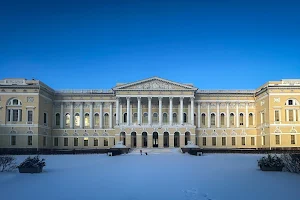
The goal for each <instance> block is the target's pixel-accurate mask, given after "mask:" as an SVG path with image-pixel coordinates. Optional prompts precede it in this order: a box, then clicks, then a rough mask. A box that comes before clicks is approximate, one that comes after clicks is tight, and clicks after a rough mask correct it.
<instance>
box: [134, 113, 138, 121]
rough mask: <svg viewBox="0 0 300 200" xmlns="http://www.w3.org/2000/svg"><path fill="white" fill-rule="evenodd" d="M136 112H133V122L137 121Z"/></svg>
mask: <svg viewBox="0 0 300 200" xmlns="http://www.w3.org/2000/svg"><path fill="white" fill-rule="evenodd" d="M137 115H138V114H137V113H133V123H137V118H138V116H137Z"/></svg>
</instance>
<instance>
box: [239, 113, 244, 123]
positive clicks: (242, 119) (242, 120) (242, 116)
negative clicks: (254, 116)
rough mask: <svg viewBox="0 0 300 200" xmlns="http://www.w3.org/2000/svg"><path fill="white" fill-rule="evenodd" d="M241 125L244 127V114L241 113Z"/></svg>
mask: <svg viewBox="0 0 300 200" xmlns="http://www.w3.org/2000/svg"><path fill="white" fill-rule="evenodd" d="M240 125H244V114H243V113H240Z"/></svg>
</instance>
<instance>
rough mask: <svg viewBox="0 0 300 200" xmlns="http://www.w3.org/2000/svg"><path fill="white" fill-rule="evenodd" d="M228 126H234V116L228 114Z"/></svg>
mask: <svg viewBox="0 0 300 200" xmlns="http://www.w3.org/2000/svg"><path fill="white" fill-rule="evenodd" d="M230 125H234V114H233V113H230Z"/></svg>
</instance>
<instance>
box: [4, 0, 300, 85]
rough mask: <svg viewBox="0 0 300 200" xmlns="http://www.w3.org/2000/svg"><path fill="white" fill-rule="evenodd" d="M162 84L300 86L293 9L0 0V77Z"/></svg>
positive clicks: (203, 1)
mask: <svg viewBox="0 0 300 200" xmlns="http://www.w3.org/2000/svg"><path fill="white" fill-rule="evenodd" d="M152 76H159V77H161V78H166V79H169V80H173V81H178V82H182V83H193V84H194V85H195V86H196V87H198V88H200V89H255V88H257V87H259V86H260V85H262V84H263V83H265V82H267V81H269V80H280V79H288V78H291V79H295V78H300V5H299V3H297V1H288V0H282V1H276V0H275V1H257V0H251V1H248V0H239V1H234V0H199V1H196V0H194V1H188V0H182V1H176V0H172V1H163V0H159V1H155V0H152V1H146V0H139V1H134V0H129V1H124V0H123V1H117V0H113V1H112V0H107V1H101V0H98V1H88V0H84V1H83V0H82V1H73V0H69V1H63V0H59V1H56V0H51V1H42V0H40V1H30V0H27V1H23V0H22V1H13V0H9V1H1V3H0V78H1V79H2V78H9V77H24V78H27V79H31V78H33V77H34V78H35V79H40V80H42V81H43V82H44V83H46V84H48V85H49V86H51V87H52V88H54V89H71V88H74V89H80V88H81V89H94V88H99V89H100V88H103V89H109V88H112V87H114V86H115V84H116V83H117V82H122V83H123V82H132V81H136V80H140V79H144V78H148V77H152Z"/></svg>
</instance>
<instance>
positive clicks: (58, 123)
mask: <svg viewBox="0 0 300 200" xmlns="http://www.w3.org/2000/svg"><path fill="white" fill-rule="evenodd" d="M44 123H45V122H44ZM55 125H56V126H59V125H60V114H59V113H56V115H55Z"/></svg>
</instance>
